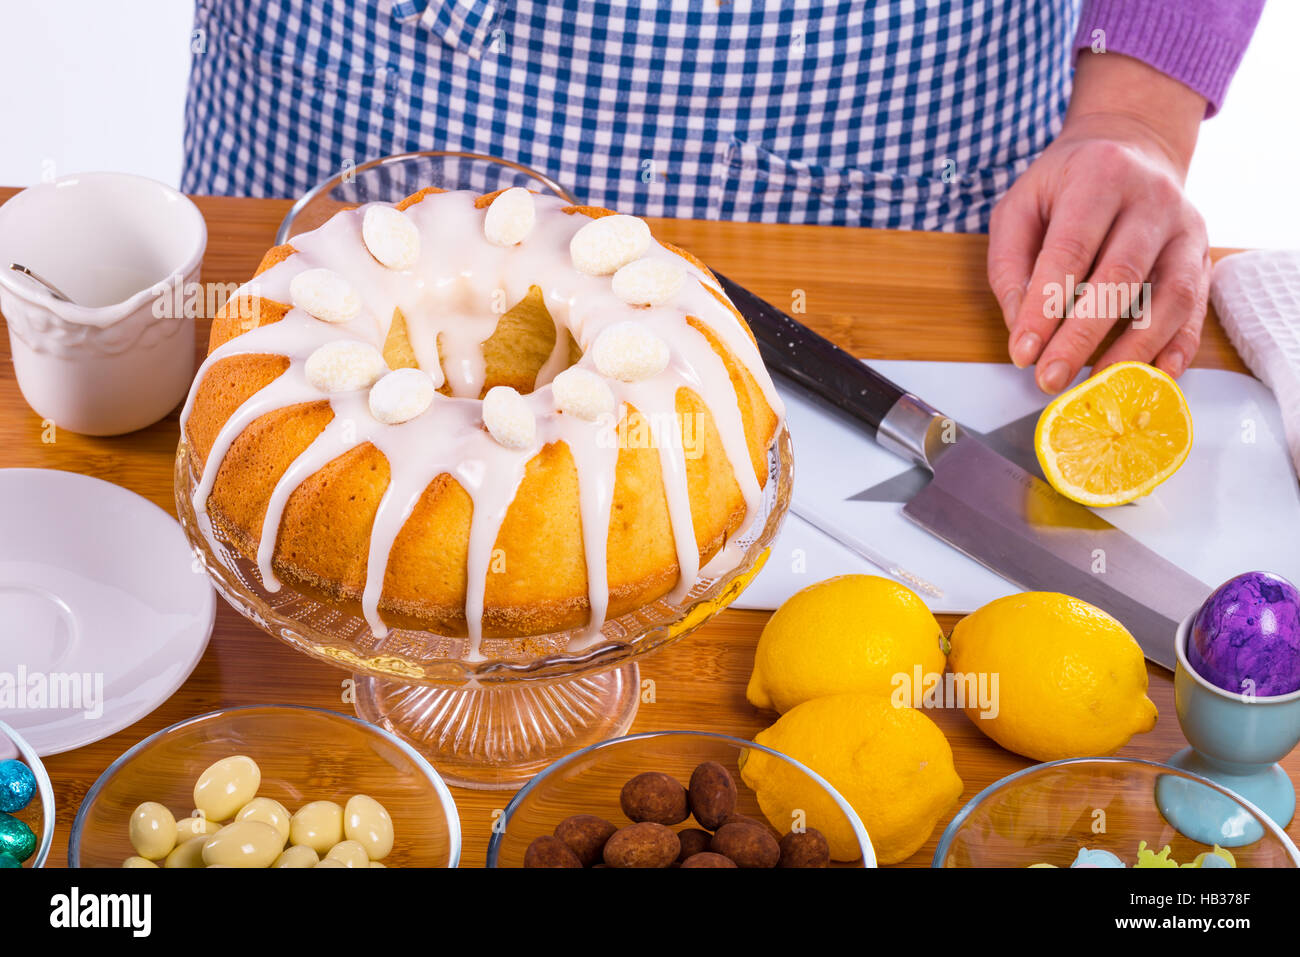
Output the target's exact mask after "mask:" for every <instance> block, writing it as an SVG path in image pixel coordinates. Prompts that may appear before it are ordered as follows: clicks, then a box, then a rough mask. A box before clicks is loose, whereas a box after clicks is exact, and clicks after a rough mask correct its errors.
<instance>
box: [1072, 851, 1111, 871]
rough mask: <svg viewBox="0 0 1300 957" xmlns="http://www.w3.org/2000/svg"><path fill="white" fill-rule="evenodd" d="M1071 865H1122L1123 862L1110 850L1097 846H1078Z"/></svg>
mask: <svg viewBox="0 0 1300 957" xmlns="http://www.w3.org/2000/svg"><path fill="white" fill-rule="evenodd" d="M1070 866H1071V867H1123V866H1124V862H1123V861H1121V860H1120V859H1119V858H1118V857H1116V856H1115V855H1114V854H1112V853H1111V852H1110V851H1104V850H1101V849H1099V848H1092V849H1089V848H1086V847H1081V848H1079V853H1078V856H1076V857H1075V859H1074V863H1072V864H1071V865H1070Z"/></svg>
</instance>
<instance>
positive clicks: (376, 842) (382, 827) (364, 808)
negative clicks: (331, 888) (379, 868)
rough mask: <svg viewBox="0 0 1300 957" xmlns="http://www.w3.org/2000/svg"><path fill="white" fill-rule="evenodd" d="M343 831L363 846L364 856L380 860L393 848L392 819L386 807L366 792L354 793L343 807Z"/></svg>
mask: <svg viewBox="0 0 1300 957" xmlns="http://www.w3.org/2000/svg"><path fill="white" fill-rule="evenodd" d="M343 833H344V834H345V835H346V836H347V839H348V840H349V841H355V842H357V843H359V844H360V845H361V846H362V847H363V848H365V852H366V857H367V858H369V859H370V860H372V861H378V860H382V859H383V858H385V857H387V856H388V852H389V851H391V850H392V849H393V819H392V818H391V817H390V816H389V814H388V809H387V808H385V807H384V806H383V805H382V804H380V803H379V802H378V801H376V800H375V799H374V798H372V797H371V796H370V795H368V794H356V795H353V796H352V797H351V798H349V799H348V803H347V805H346V806H345V807H344V808H343Z"/></svg>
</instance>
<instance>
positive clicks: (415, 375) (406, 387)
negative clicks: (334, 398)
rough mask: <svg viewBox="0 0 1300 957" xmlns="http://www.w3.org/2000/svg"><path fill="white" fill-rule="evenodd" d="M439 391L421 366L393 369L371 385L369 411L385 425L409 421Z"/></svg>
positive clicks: (423, 408)
mask: <svg viewBox="0 0 1300 957" xmlns="http://www.w3.org/2000/svg"><path fill="white" fill-rule="evenodd" d="M437 391H438V390H437V389H435V388H434V385H433V380H432V379H431V378H429V373H427V372H425V371H423V370H422V369H394V370H393V371H392V372H389V373H387V374H386V375H385V376H384V377H383V378H382V379H380V380H379V381H378V382H376V383H375V384H374V385H372V386H371V387H370V414H371V415H373V416H374V417H375V418H376V419H378V420H379V421H380V422H383V423H384V424H385V425H400V424H401V423H402V422H409V421H410V420H411V419H413V418H415V417H416V416H417V415H420V414H421V413H423V412H424V410H425V409H427V408H429V406H431V405H433V397H434V396H435V395H436V394H437Z"/></svg>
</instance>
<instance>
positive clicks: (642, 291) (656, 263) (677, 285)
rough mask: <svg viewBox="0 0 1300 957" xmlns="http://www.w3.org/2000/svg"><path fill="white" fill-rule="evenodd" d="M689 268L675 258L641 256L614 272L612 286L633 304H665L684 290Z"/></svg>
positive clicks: (621, 296) (616, 293)
mask: <svg viewBox="0 0 1300 957" xmlns="http://www.w3.org/2000/svg"><path fill="white" fill-rule="evenodd" d="M685 279H686V270H685V269H683V268H682V265H681V263H679V262H674V261H673V260H671V259H649V258H647V259H637V260H635V261H633V262H630V263H628V264H627V265H626V266H623V267H622V268H621V269H619V271H618V272H616V273H614V278H613V279H612V280H610V288H611V289H612V290H613V292H614V295H616V296H618V298H619V299H621V300H623V301H624V302H626V303H627V304H628V305H631V306H662V305H663V304H664V303H667V302H672V301H673V299H675V298H676V297H677V294H678V293H679V292H681V291H682V283H683V282H684V281H685Z"/></svg>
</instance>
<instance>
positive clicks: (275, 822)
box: [235, 797, 292, 847]
mask: <svg viewBox="0 0 1300 957" xmlns="http://www.w3.org/2000/svg"><path fill="white" fill-rule="evenodd" d="M291 819H292V815H291V814H290V813H289V809H288V808H286V807H285V806H284V805H283V804H281V803H280V802H279V801H277V800H275V799H274V798H269V797H255V798H253V800H251V801H249V802H248V803H247V804H245V805H244V806H243V807H242V808H240V809H239V813H238V814H236V815H235V820H236V821H259V822H261V823H262V824H269V825H270V826H271V827H273V828H275V830H276V832H277V833H278V834H279V835H280V847H284V845H286V844H288V843H289V822H290V820H291Z"/></svg>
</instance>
